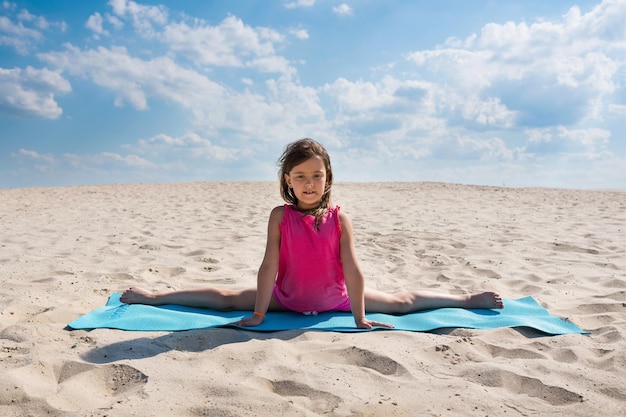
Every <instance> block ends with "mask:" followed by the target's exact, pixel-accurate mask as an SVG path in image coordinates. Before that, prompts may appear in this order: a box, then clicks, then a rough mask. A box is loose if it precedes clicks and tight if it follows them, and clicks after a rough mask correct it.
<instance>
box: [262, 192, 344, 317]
mask: <svg viewBox="0 0 626 417" xmlns="http://www.w3.org/2000/svg"><path fill="white" fill-rule="evenodd" d="M280 231H281V239H280V260H279V265H278V276H277V278H276V283H275V286H274V298H275V299H276V301H278V303H279V304H280V305H282V306H283V307H284V308H286V309H289V310H293V311H298V312H301V313H306V314H311V313H312V314H316V313H318V312H323V311H331V310H340V311H350V300H349V299H348V290H347V288H346V282H345V279H344V275H343V268H342V266H341V256H340V250H339V239H340V238H341V223H340V222H339V207H338V206H336V207H333V208H331V209H329V210H328V211H327V212H326V213H325V214H324V216H323V218H322V220H321V222H320V225H319V230H316V229H315V217H314V216H312V215H304V214H302V213H301V212H299V211H298V210H297V209H296V208H295V207H294V206H292V205H288V204H285V210H284V214H283V220H282V222H281V224H280Z"/></svg>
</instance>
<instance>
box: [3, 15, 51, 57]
mask: <svg viewBox="0 0 626 417" xmlns="http://www.w3.org/2000/svg"><path fill="white" fill-rule="evenodd" d="M42 38H43V36H42V34H41V32H39V31H37V30H34V29H30V28H26V27H24V25H23V24H22V23H21V22H20V23H13V22H12V21H11V19H9V18H8V17H6V16H0V45H7V46H11V47H13V48H14V49H15V50H16V51H17V52H18V53H20V54H22V55H25V54H27V53H28V50H29V48H30V47H31V46H32V44H33V43H34V42H38V41H40V40H41V39H42Z"/></svg>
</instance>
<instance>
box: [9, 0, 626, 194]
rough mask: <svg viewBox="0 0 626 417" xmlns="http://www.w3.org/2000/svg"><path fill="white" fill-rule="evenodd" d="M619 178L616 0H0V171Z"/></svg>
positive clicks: (25, 182) (548, 183) (550, 180)
mask: <svg viewBox="0 0 626 417" xmlns="http://www.w3.org/2000/svg"><path fill="white" fill-rule="evenodd" d="M302 137H311V138H313V139H316V140H318V141H319V142H321V143H322V144H323V145H325V147H326V148H327V149H328V151H329V153H330V156H331V160H332V165H333V174H334V178H335V181H338V182H353V181H358V182H372V181H436V182H447V183H461V184H478V185H492V186H508V187H559V188H583V189H591V188H596V189H597V188H618V189H624V188H626V0H604V1H598V0H596V1H589V0H551V1H545V0H477V1H466V0H438V1H429V0H414V1H409V0H343V1H341V0H340V1H334V0H277V1H270V0H240V1H237V0H212V1H200V0H176V1H174V0H171V1H160V2H159V1H143V2H140V1H130V0H110V1H105V0H90V1H76V0H55V1H49V0H30V1H1V2H0V188H17V187H43V186H67V185H86V184H113V183H152V182H187V181H257V180H263V181H272V180H276V178H277V165H276V161H277V160H278V158H279V157H280V155H281V153H282V151H283V149H284V147H285V145H286V144H288V143H289V142H292V141H294V140H296V139H299V138H302Z"/></svg>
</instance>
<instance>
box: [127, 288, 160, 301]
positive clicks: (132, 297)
mask: <svg viewBox="0 0 626 417" xmlns="http://www.w3.org/2000/svg"><path fill="white" fill-rule="evenodd" d="M120 301H121V302H123V303H126V304H149V305H155V304H157V303H156V300H155V297H154V293H152V292H151V291H148V290H144V289H143V288H137V287H133V288H130V289H128V290H126V291H124V293H123V294H122V296H121V297H120Z"/></svg>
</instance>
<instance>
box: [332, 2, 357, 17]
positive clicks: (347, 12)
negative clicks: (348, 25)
mask: <svg viewBox="0 0 626 417" xmlns="http://www.w3.org/2000/svg"><path fill="white" fill-rule="evenodd" d="M333 12H334V13H335V14H337V15H339V16H352V13H353V10H352V7H350V6H349V5H347V4H346V3H343V4H340V5H339V6H334V7H333Z"/></svg>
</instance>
